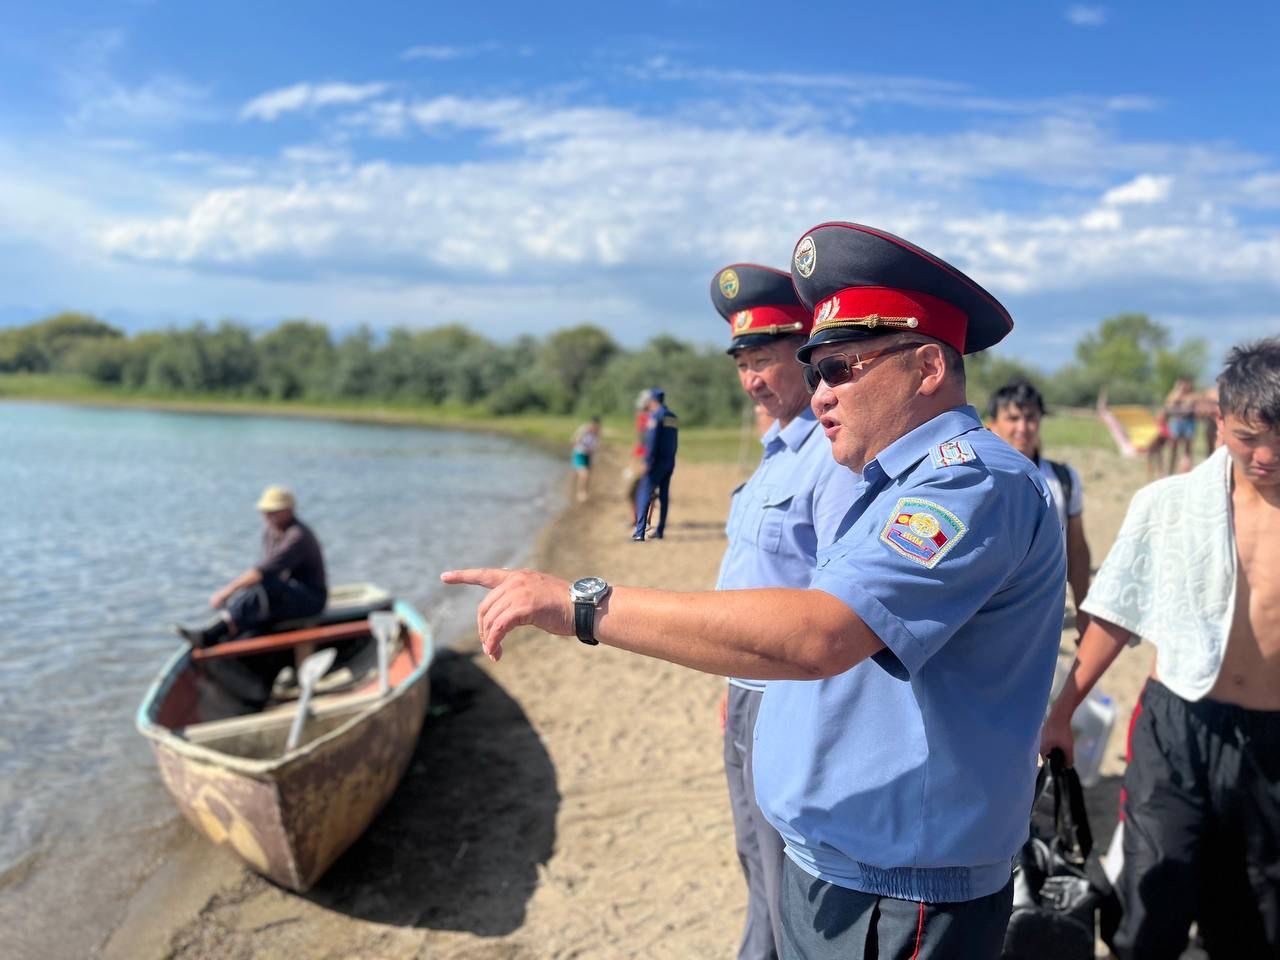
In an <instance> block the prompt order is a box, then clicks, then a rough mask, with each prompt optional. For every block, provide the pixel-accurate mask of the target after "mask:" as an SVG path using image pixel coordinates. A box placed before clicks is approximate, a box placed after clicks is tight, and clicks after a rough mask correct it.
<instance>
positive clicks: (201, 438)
mask: <svg viewBox="0 0 1280 960" xmlns="http://www.w3.org/2000/svg"><path fill="white" fill-rule="evenodd" d="M560 472H561V467H560V465H559V464H558V463H556V462H554V461H553V460H551V459H550V458H548V457H545V456H542V455H540V454H538V453H536V452H535V451H532V450H530V449H529V448H527V447H524V446H522V445H519V444H516V443H514V442H512V441H508V440H503V439H499V438H492V437H484V436H476V435H471V434H460V433H450V432H445V431H431V430H410V429H399V428H393V427H376V426H365V425H352V424H341V423H327V422H320V421H311V420H291V419H280V418H257V417H255V418H245V417H231V416H212V415H191V414H173V413H156V412H146V411H131V410H95V409H84V408H64V407H58V406H46V405H35V404H15V403H4V404H0V571H2V575H0V904H3V906H0V929H10V930H12V929H13V927H12V926H11V924H12V923H15V922H19V921H20V922H21V923H23V924H24V925H25V926H26V927H27V928H28V933H31V932H32V930H31V924H32V923H33V922H39V921H40V919H41V917H40V915H43V920H44V922H45V923H46V924H47V923H48V922H49V921H50V920H51V919H52V918H53V915H55V914H56V913H57V912H58V907H57V902H58V901H56V900H44V897H43V896H41V895H40V894H41V891H42V889H46V888H47V889H48V890H49V891H60V892H61V895H60V896H59V898H58V899H59V900H61V901H62V902H64V903H65V902H67V900H66V897H67V892H68V891H67V888H68V885H72V886H74V885H76V884H77V883H83V884H89V883H90V882H92V884H93V886H92V887H86V889H94V890H101V889H106V890H111V891H114V894H113V895H114V896H116V897H117V898H119V897H123V896H127V893H128V890H129V888H131V886H132V882H133V878H135V877H136V876H137V875H139V873H140V872H142V871H144V870H145V869H146V868H147V866H148V863H147V859H148V857H149V856H153V855H154V850H152V851H151V852H150V853H148V852H147V851H148V843H147V838H148V837H151V836H154V835H155V833H156V831H157V829H165V828H171V821H172V818H173V817H174V816H175V814H174V812H173V809H172V807H171V806H170V804H169V801H168V799H167V795H166V794H165V792H164V789H163V787H162V786H161V785H160V782H159V778H158V775H157V774H156V772H155V768H154V765H153V763H152V759H151V754H150V751H149V749H148V748H147V746H146V744H145V742H144V741H143V740H142V738H141V737H139V736H137V734H136V733H135V732H134V729H133V716H134V712H135V711H136V709H137V706H138V702H139V700H140V698H141V696H142V693H143V691H144V690H145V688H146V686H147V684H148V683H149V682H150V681H151V679H152V677H153V675H154V674H155V672H156V671H157V670H158V669H159V667H160V665H161V663H162V661H163V660H164V659H165V657H166V655H167V654H168V653H169V652H170V651H172V650H173V649H174V647H175V644H176V643H177V641H176V640H175V638H174V637H173V636H172V635H171V634H170V633H169V632H168V630H167V626H166V625H167V624H169V623H171V622H173V621H175V620H182V619H197V618H201V617H202V616H203V615H204V614H205V613H207V608H206V607H205V603H206V601H207V598H208V596H209V594H210V593H211V592H212V590H213V589H214V588H216V587H218V586H220V585H221V584H222V583H224V582H225V581H226V580H227V579H229V578H230V577H231V576H234V575H235V574H237V573H239V572H241V571H242V570H243V569H244V568H245V567H247V566H248V565H250V564H251V563H252V562H253V561H254V560H255V559H256V556H257V549H258V540H259V536H260V532H261V521H260V520H259V519H258V516H257V515H256V514H255V513H254V510H253V504H254V502H255V501H256V499H257V495H258V493H259V492H260V491H261V489H262V487H264V486H265V485H266V484H268V483H285V484H288V485H289V486H291V487H292V488H293V489H294V491H295V492H296V493H297V495H298V501H299V507H298V513H299V516H301V517H302V518H303V519H304V520H306V521H307V522H308V523H309V524H310V525H311V526H312V528H313V529H314V530H315V531H316V534H317V536H319V538H320V540H321V542H322V543H323V545H324V547H325V553H326V557H325V559H326V563H327V566H328V571H329V578H330V582H331V583H341V582H349V581H358V580H373V581H376V582H377V583H379V584H380V585H382V586H384V587H387V588H388V589H390V590H391V591H392V592H394V593H396V594H397V595H399V596H402V597H405V598H406V599H408V600H410V601H411V602H413V603H414V604H415V605H416V606H417V607H418V608H419V609H420V610H422V611H423V612H424V613H425V614H426V615H427V616H428V618H429V619H430V620H431V621H432V624H433V626H434V628H435V629H436V631H437V634H438V635H443V636H444V637H445V638H447V637H448V636H449V635H450V634H451V632H453V631H455V630H456V629H457V628H458V627H459V626H461V625H463V624H464V623H465V622H466V620H467V619H469V616H470V613H471V611H472V610H473V609H474V604H475V600H476V597H475V596H474V595H473V594H471V592H462V591H459V592H458V595H455V596H450V597H448V602H447V604H446V603H445V602H444V601H445V597H444V595H443V591H442V590H441V588H440V586H439V582H438V578H437V575H438V573H439V571H440V570H443V569H445V568H447V567H450V566H458V565H468V566H470V565H479V564H497V565H503V564H509V563H510V562H512V561H513V560H515V559H517V558H518V557H519V556H520V555H521V554H522V553H524V551H525V550H526V549H527V547H528V545H529V544H530V542H531V541H532V537H533V533H534V531H536V529H537V528H538V527H539V526H540V525H541V524H542V523H543V522H544V521H545V520H546V519H548V517H549V515H550V513H551V512H552V511H554V510H556V509H558V507H559V496H558V493H557V492H556V491H558V489H559V486H560V485H559V484H556V483H554V482H553V481H554V479H555V478H556V477H557V476H558V475H559V474H560ZM150 846H151V847H154V843H152V844H150ZM24 893H25V894H26V896H25V897H24V896H23V894H24ZM110 897H111V895H108V894H103V893H95V894H94V895H93V897H92V898H91V900H92V901H93V902H92V903H85V902H83V901H81V903H80V905H79V909H80V910H81V912H85V913H86V915H85V916H84V918H83V921H77V922H83V923H85V924H89V925H90V929H92V924H93V923H94V922H95V919H94V916H93V915H94V914H101V915H102V916H101V920H102V922H107V918H108V917H111V916H118V911H119V903H118V902H117V903H114V904H112V903H111V902H109V901H110ZM73 899H74V898H73ZM24 900H26V903H25V905H24V908H23V909H21V911H19V909H18V908H19V905H20V904H22V901H24ZM41 901H44V902H43V904H42V903H41ZM32 911H35V915H33V914H32ZM19 914H20V916H19ZM109 925H110V924H109V923H107V927H108V928H109ZM105 932H107V931H106V929H99V931H98V936H97V937H94V938H91V940H90V942H97V940H98V939H100V937H101V935H102V934H104V933H105ZM42 936H43V934H42ZM21 941H22V937H21V936H19V938H18V942H21ZM48 946H49V944H48V942H47V941H46V942H45V947H46V948H47V947H48ZM55 952H56V951H55Z"/></svg>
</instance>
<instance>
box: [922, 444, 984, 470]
mask: <svg viewBox="0 0 1280 960" xmlns="http://www.w3.org/2000/svg"><path fill="white" fill-rule="evenodd" d="M929 459H931V460H932V461H933V465H934V467H935V468H938V467H958V466H959V465H960V464H962V463H969V462H971V461H973V460H977V459H978V455H977V454H976V453H974V452H973V447H971V446H970V445H969V441H968V440H948V441H947V442H946V443H940V444H938V445H937V446H936V447H933V448H932V449H931V450H930V451H929Z"/></svg>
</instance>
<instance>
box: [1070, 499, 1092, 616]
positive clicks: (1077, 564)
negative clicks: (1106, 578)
mask: <svg viewBox="0 0 1280 960" xmlns="http://www.w3.org/2000/svg"><path fill="white" fill-rule="evenodd" d="M1092 562H1093V558H1092V557H1091V556H1090V555H1089V541H1088V540H1086V539H1085V538H1084V518H1083V517H1082V516H1079V515H1077V516H1074V517H1072V518H1071V519H1070V520H1068V521H1067V582H1068V583H1070V584H1071V599H1072V601H1073V602H1074V603H1075V605H1076V609H1077V610H1079V609H1080V604H1082V603H1084V598H1085V595H1086V594H1087V593H1088V592H1089V573H1090V565H1091V564H1092Z"/></svg>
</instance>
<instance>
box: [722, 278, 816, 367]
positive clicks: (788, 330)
mask: <svg viewBox="0 0 1280 960" xmlns="http://www.w3.org/2000/svg"><path fill="white" fill-rule="evenodd" d="M711 302H712V303H714V304H715V307H716V310H717V311H718V312H719V314H720V316H722V317H724V318H725V319H726V320H728V321H729V329H730V331H731V332H732V335H733V343H732V344H731V345H730V347H729V349H728V350H727V351H726V352H727V353H735V352H737V351H738V350H741V349H742V348H743V347H759V346H763V345H764V344H766V343H770V342H772V341H774V340H776V339H778V338H780V337H791V336H795V335H797V334H800V335H806V334H808V332H809V328H810V327H811V326H812V325H813V314H812V313H811V312H810V311H809V310H807V309H805V307H804V305H803V304H801V303H800V298H799V297H797V296H796V291H795V288H794V287H792V285H791V274H789V273H787V272H786V271H783V270H775V269H773V267H759V266H756V265H755V264H754V263H735V264H733V265H732V266H729V267H725V268H724V269H723V270H720V271H718V272H717V273H716V275H715V277H713V278H712V280H711Z"/></svg>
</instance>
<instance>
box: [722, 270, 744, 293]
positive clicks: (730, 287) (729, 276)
mask: <svg viewBox="0 0 1280 960" xmlns="http://www.w3.org/2000/svg"><path fill="white" fill-rule="evenodd" d="M739 288H740V285H739V283H738V272H737V271H736V270H725V271H723V272H721V274H720V292H721V293H723V294H724V295H725V297H727V298H728V299H730V300H732V299H733V298H734V297H736V296H737V295H738V290H739Z"/></svg>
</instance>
